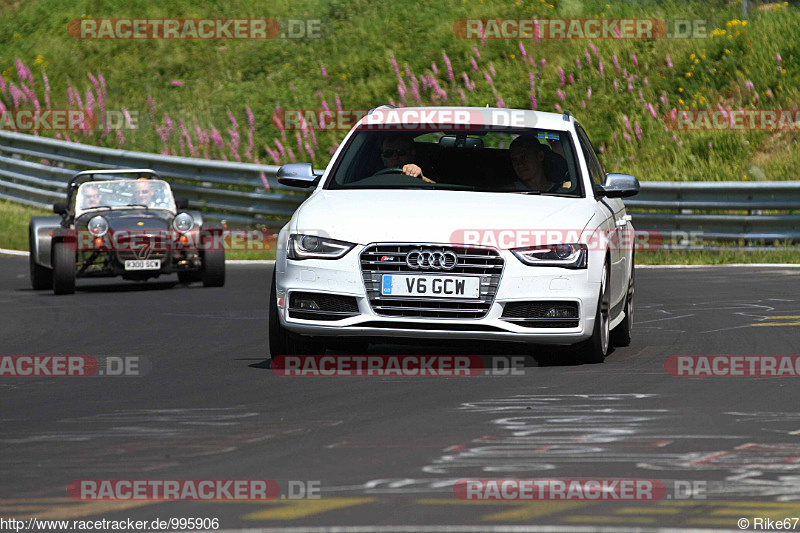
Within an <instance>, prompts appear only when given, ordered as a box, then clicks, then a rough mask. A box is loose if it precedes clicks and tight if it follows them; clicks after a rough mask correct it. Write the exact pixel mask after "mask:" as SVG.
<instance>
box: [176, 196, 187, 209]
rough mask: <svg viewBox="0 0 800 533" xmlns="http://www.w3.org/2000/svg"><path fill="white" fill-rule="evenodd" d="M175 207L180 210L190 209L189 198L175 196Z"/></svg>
mask: <svg viewBox="0 0 800 533" xmlns="http://www.w3.org/2000/svg"><path fill="white" fill-rule="evenodd" d="M175 207H176V208H177V209H178V211H183V210H185V209H189V200H187V199H186V198H175Z"/></svg>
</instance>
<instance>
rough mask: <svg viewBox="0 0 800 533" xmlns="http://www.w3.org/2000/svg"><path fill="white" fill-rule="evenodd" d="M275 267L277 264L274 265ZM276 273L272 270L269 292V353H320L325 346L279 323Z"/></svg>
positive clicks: (271, 355)
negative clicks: (294, 332) (296, 333)
mask: <svg viewBox="0 0 800 533" xmlns="http://www.w3.org/2000/svg"><path fill="white" fill-rule="evenodd" d="M275 268H276V269H277V266H276V267H275ZM276 278H277V274H276V272H275V270H273V271H272V287H271V289H270V293H269V355H270V357H272V358H273V359H275V358H276V357H279V356H281V355H322V354H324V353H325V346H324V345H323V344H322V343H320V342H317V341H315V340H313V339H308V338H306V337H301V336H299V335H295V334H293V333H291V332H290V331H288V330H287V329H286V328H284V327H283V326H282V325H281V320H280V318H279V317H278V289H277V282H276Z"/></svg>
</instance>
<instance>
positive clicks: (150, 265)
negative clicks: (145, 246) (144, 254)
mask: <svg viewBox="0 0 800 533" xmlns="http://www.w3.org/2000/svg"><path fill="white" fill-rule="evenodd" d="M160 268H161V259H129V260H127V261H125V270H159V269H160Z"/></svg>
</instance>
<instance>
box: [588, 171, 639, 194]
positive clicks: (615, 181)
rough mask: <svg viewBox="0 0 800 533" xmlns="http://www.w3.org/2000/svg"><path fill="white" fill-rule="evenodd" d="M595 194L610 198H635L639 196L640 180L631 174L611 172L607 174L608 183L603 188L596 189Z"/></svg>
mask: <svg viewBox="0 0 800 533" xmlns="http://www.w3.org/2000/svg"><path fill="white" fill-rule="evenodd" d="M595 193H597V195H598V196H606V197H608V198H626V197H628V196H634V195H636V194H639V180H637V179H636V178H634V177H633V176H631V175H629V174H617V173H615V172H611V173H609V174H606V182H605V183H604V184H603V185H602V186H597V187H595Z"/></svg>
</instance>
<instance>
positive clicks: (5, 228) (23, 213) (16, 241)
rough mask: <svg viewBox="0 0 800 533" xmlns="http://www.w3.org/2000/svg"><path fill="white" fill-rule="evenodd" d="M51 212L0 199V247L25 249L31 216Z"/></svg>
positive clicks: (26, 247)
mask: <svg viewBox="0 0 800 533" xmlns="http://www.w3.org/2000/svg"><path fill="white" fill-rule="evenodd" d="M52 214H53V213H52V212H48V211H45V210H43V209H37V208H35V207H28V206H25V205H20V204H15V203H12V202H7V201H6V200H0V248H5V249H7V250H25V251H27V250H28V223H29V222H30V220H31V217H35V216H40V215H52Z"/></svg>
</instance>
